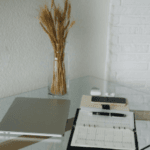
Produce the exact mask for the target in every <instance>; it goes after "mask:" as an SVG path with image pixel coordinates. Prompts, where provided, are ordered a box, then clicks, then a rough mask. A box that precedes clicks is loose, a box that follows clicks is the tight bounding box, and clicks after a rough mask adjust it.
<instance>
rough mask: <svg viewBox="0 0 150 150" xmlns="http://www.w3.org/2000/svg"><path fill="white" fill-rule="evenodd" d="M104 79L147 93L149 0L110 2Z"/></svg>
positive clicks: (149, 80) (149, 72)
mask: <svg viewBox="0 0 150 150" xmlns="http://www.w3.org/2000/svg"><path fill="white" fill-rule="evenodd" d="M108 31H109V33H108V35H109V41H108V43H109V45H108V58H109V59H108V61H107V68H106V72H107V77H108V78H109V80H113V81H115V82H117V83H121V84H124V85H127V86H130V87H134V88H136V89H139V90H142V91H145V92H149V90H150V0H111V2H110V13H109V30H108Z"/></svg>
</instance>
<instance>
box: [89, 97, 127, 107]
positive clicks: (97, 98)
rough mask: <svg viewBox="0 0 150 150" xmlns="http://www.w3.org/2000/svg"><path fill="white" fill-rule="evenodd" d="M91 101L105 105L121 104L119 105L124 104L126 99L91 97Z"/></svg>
mask: <svg viewBox="0 0 150 150" xmlns="http://www.w3.org/2000/svg"><path fill="white" fill-rule="evenodd" d="M91 101H92V102H105V103H121V104H126V99H125V98H120V97H100V96H92V99H91ZM107 107H108V106H107Z"/></svg>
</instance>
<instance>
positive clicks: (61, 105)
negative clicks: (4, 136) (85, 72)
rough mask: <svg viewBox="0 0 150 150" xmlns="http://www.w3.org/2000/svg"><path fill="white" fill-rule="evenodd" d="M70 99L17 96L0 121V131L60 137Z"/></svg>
mask: <svg viewBox="0 0 150 150" xmlns="http://www.w3.org/2000/svg"><path fill="white" fill-rule="evenodd" d="M69 107H70V100H65V99H44V98H25V97H17V98H16V99H15V100H14V101H13V103H12V105H11V106H10V108H9V109H8V111H7V113H6V115H5V116H4V118H3V119H2V121H1V123H0V133H5V132H8V133H10V134H17V135H38V136H54V137H62V135H63V134H64V133H65V126H66V121H67V119H68V114H69Z"/></svg>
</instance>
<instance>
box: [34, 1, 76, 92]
mask: <svg viewBox="0 0 150 150" xmlns="http://www.w3.org/2000/svg"><path fill="white" fill-rule="evenodd" d="M51 10H53V12H54V13H53V14H54V16H53V15H52V12H51V11H50V10H49V9H48V7H47V5H46V4H45V6H44V8H40V13H39V18H37V19H39V23H40V25H41V27H42V28H43V30H44V31H45V32H46V33H47V34H48V36H49V38H50V41H51V43H52V46H53V49H54V53H55V57H57V59H58V61H57V71H56V72H55V66H53V67H54V68H53V82H52V85H51V93H53V94H58V93H61V94H62V95H63V94H65V93H66V92H67V91H66V90H67V89H66V81H65V65H64V57H65V54H64V49H65V43H66V38H67V35H68V32H69V29H70V28H71V27H72V26H73V25H74V24H75V21H73V22H72V23H71V24H70V14H71V4H69V3H68V0H65V4H64V11H63V10H61V8H60V7H59V5H58V7H56V5H55V2H54V0H51ZM66 16H67V17H66ZM66 22H67V24H66ZM69 24H70V27H69Z"/></svg>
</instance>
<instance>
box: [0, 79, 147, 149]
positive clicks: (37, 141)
mask: <svg viewBox="0 0 150 150" xmlns="http://www.w3.org/2000/svg"><path fill="white" fill-rule="evenodd" d="M92 87H98V88H100V90H101V93H102V96H104V95H105V93H106V92H108V93H109V94H110V93H115V96H116V97H125V98H127V100H128V103H129V110H130V111H133V112H135V119H136V127H137V136H138V142H139V149H141V148H143V147H145V146H147V145H149V144H150V111H149V110H150V94H148V93H145V92H142V91H140V90H139V91H138V90H137V89H133V88H130V87H126V86H123V85H119V84H116V83H113V82H108V81H106V80H102V79H99V78H95V77H91V76H86V77H81V78H78V79H74V80H70V84H69V92H68V93H69V94H68V95H67V96H63V97H59V98H62V99H69V100H70V101H71V103H70V111H69V116H68V121H67V124H66V132H65V135H64V137H62V138H47V137H35V136H24V135H21V136H15V137H14V136H13V137H12V136H4V135H0V148H1V149H4V150H5V149H6V150H8V149H13V150H18V149H20V150H41V149H43V150H55V149H57V150H59V149H60V150H66V148H67V144H68V140H69V136H70V133H71V127H72V124H73V120H74V116H75V113H76V109H77V108H79V107H80V103H81V98H82V95H90V91H91V88H92ZM16 97H33V98H58V97H51V96H50V95H48V87H44V88H40V89H37V90H33V91H29V92H25V93H21V94H18V95H14V96H10V97H6V98H1V99H0V121H1V120H2V118H3V117H4V116H5V114H6V112H7V111H8V109H9V107H10V106H11V104H12V102H13V101H14V99H15V98H16Z"/></svg>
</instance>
